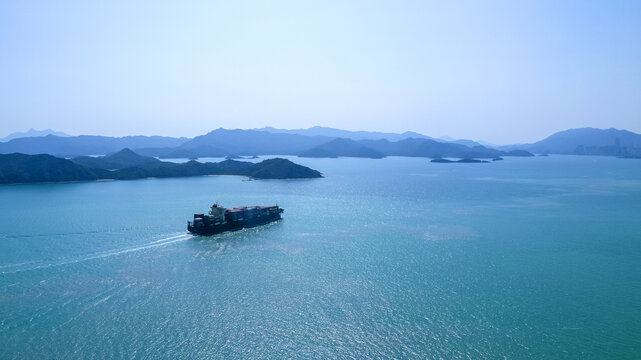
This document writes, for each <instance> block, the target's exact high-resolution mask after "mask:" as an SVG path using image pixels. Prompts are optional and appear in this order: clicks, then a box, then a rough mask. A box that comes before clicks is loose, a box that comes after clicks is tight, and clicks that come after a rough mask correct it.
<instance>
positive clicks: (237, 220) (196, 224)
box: [187, 203, 285, 235]
mask: <svg viewBox="0 0 641 360" xmlns="http://www.w3.org/2000/svg"><path fill="white" fill-rule="evenodd" d="M283 211H285V210H284V209H281V208H279V207H278V205H274V206H242V207H235V208H233V209H225V208H224V207H222V206H220V205H218V204H217V203H216V204H214V205H212V207H211V210H209V214H206V215H205V214H194V221H193V222H191V221H188V222H187V230H188V231H189V232H191V233H194V234H198V235H214V234H220V233H222V232H225V231H233V230H240V229H243V228H247V227H254V226H258V225H263V224H267V223H270V222H273V221H277V220H280V219H281V216H280V214H282V213H283Z"/></svg>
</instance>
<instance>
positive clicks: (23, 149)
mask: <svg viewBox="0 0 641 360" xmlns="http://www.w3.org/2000/svg"><path fill="white" fill-rule="evenodd" d="M188 140H189V139H187V138H172V137H163V136H125V137H108V136H94V135H81V136H70V137H60V136H54V135H47V136H43V137H25V138H19V139H13V140H10V141H8V142H6V143H0V154H10V153H22V154H50V155H56V156H62V157H69V156H76V155H104V154H109V153H112V152H115V151H119V150H122V149H123V148H132V149H136V148H146V147H150V148H162V147H172V148H173V147H177V146H180V145H181V144H183V143H184V142H186V141H188Z"/></svg>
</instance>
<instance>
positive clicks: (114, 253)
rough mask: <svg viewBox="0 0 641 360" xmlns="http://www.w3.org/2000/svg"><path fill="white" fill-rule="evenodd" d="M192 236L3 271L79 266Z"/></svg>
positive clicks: (160, 240)
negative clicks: (78, 264)
mask: <svg viewBox="0 0 641 360" xmlns="http://www.w3.org/2000/svg"><path fill="white" fill-rule="evenodd" d="M191 237H192V236H191V235H189V234H181V235H175V236H170V237H166V238H162V239H158V240H155V241H152V242H150V243H148V244H145V245H141V246H137V247H133V248H127V249H120V250H114V251H107V252H103V253H98V254H94V255H91V256H87V257H83V258H80V259H73V260H63V261H60V262H54V263H49V264H42V265H39V266H34V267H30V268H24V269H16V270H13V271H3V272H2V274H15V273H19V272H23V271H31V270H39V269H45V268H50V267H54V266H62V265H69V264H77V263H81V262H85V261H90V260H95V259H102V258H106V257H111V256H117V255H122V254H127V253H130V252H135V251H141V250H146V249H151V248H155V247H159V246H165V245H169V244H173V243H177V242H180V241H185V240H187V239H189V238H191ZM20 265H22V264H15V265H14V266H20ZM9 266H11V265H7V266H6V267H9Z"/></svg>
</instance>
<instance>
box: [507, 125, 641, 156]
mask: <svg viewBox="0 0 641 360" xmlns="http://www.w3.org/2000/svg"><path fill="white" fill-rule="evenodd" d="M519 147H520V148H522V149H525V150H529V151H533V152H538V153H550V154H573V155H615V156H625V155H641V135H639V134H636V133H633V132H631V131H627V130H617V129H594V128H580V129H570V130H565V131H559V132H557V133H555V134H553V135H551V136H549V137H547V138H545V139H543V140H541V141H537V142H535V143H533V144H525V145H520V146H519Z"/></svg>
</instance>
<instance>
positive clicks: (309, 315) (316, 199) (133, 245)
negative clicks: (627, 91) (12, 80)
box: [0, 156, 641, 359]
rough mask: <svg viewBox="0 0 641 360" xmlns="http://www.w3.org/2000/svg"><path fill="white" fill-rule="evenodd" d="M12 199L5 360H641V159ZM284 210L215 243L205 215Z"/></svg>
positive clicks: (336, 164) (331, 167)
mask: <svg viewBox="0 0 641 360" xmlns="http://www.w3.org/2000/svg"><path fill="white" fill-rule="evenodd" d="M294 161H296V162H298V163H302V164H305V165H308V166H310V167H312V168H314V169H318V170H320V171H322V172H323V173H324V174H325V176H326V178H324V179H315V180H288V181H277V180H276V181H242V180H243V179H242V178H239V177H225V176H223V177H198V178H184V179H180V178H177V179H158V180H135V181H118V182H93V183H71V184H40V185H19V186H4V187H0V289H1V290H2V291H1V293H0V358H3V359H5V358H6V359H12V358H21V359H22V358H33V359H46V358H57V359H61V358H98V359H102V358H166V359H174V358H221V359H233V358H318V359H324V358H431V359H433V358H475V359H481V358H487V359H490V358H491V359H496V358H509V359H523V358H555V359H556V358H575V359H603V358H638V356H639V353H641V162H639V161H635V160H623V159H615V158H607V157H571V156H550V157H539V158H530V159H520V158H506V160H505V161H502V162H496V163H490V164H430V163H429V162H428V161H427V160H425V159H413V158H387V159H382V160H370V159H350V158H344V159H294ZM215 200H217V201H219V202H220V203H221V204H223V205H227V206H236V205H252V204H274V203H278V205H280V206H282V207H284V208H285V209H286V211H285V214H284V220H283V221H281V222H278V223H274V224H270V225H267V226H264V227H261V228H254V229H249V230H243V231H240V232H236V233H229V234H224V235H220V236H215V237H203V238H197V237H192V236H189V235H187V234H186V233H185V227H186V222H187V220H189V218H190V217H191V216H192V214H193V213H194V212H203V211H204V210H206V209H207V207H208V206H209V205H210V203H212V202H213V201H215Z"/></svg>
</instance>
